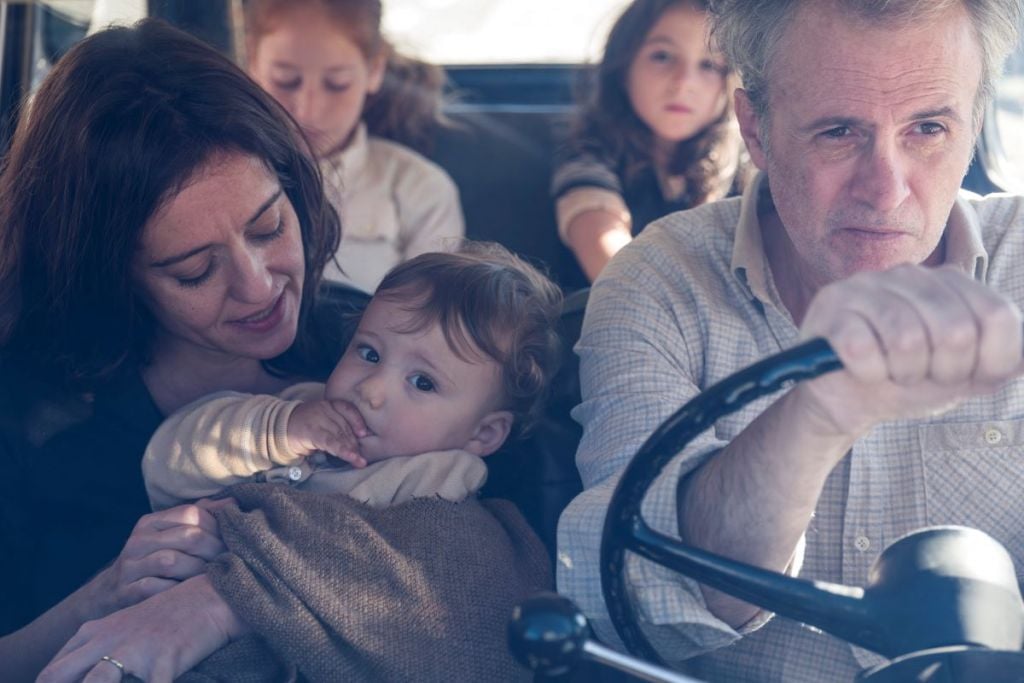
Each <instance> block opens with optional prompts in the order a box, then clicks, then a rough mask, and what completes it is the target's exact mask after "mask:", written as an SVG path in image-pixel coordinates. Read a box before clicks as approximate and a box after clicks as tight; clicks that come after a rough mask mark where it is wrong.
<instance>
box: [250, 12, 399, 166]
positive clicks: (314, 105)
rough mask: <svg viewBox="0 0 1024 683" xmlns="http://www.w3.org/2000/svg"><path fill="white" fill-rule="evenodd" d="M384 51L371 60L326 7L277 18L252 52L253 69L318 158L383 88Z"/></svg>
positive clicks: (337, 145) (334, 146)
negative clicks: (325, 11)
mask: <svg viewBox="0 0 1024 683" xmlns="http://www.w3.org/2000/svg"><path fill="white" fill-rule="evenodd" d="M384 61H385V60H384V59H383V57H382V56H378V57H376V58H373V59H370V60H368V59H367V58H366V57H365V55H363V52H362V51H361V50H360V49H359V46H358V45H356V43H355V42H354V41H353V40H352V39H351V38H350V37H349V36H348V35H347V34H346V33H345V32H344V31H342V30H341V29H339V28H338V27H337V26H336V25H335V24H334V23H333V21H331V20H330V18H328V17H327V16H325V15H324V13H323V12H321V11H318V10H317V9H316V8H312V7H310V8H297V9H295V10H291V11H289V12H287V13H286V14H284V15H282V16H280V17H277V23H276V24H275V25H274V26H273V27H272V28H271V30H270V31H269V32H268V33H266V34H264V35H263V36H260V37H259V38H258V39H257V40H256V41H255V44H254V45H253V46H252V54H250V56H249V73H250V74H251V75H252V77H253V79H254V80H255V81H256V82H257V83H259V84H260V85H261V86H263V88H264V89H265V90H266V91H267V92H269V93H270V94H271V95H273V96H274V97H275V98H276V99H277V101H278V102H280V103H281V105H282V106H283V107H284V108H285V109H287V110H288V112H289V113H290V114H291V115H292V116H293V117H294V118H295V120H296V121H298V123H299V125H300V126H301V127H302V130H303V132H304V133H305V134H306V137H308V138H309V141H310V143H311V144H312V145H313V150H314V152H315V153H316V155H317V156H318V157H322V156H324V155H326V154H330V153H331V152H334V151H335V150H338V149H341V148H343V147H344V146H345V145H347V144H348V142H349V139H350V138H351V136H352V131H354V130H355V128H356V124H357V123H358V122H359V118H360V116H361V115H362V112H363V105H364V104H365V102H366V96H367V95H369V94H371V93H375V92H377V90H379V89H380V85H381V81H382V80H383V77H384Z"/></svg>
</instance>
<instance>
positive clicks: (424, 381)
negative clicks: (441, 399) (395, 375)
mask: <svg viewBox="0 0 1024 683" xmlns="http://www.w3.org/2000/svg"><path fill="white" fill-rule="evenodd" d="M409 384H411V385H413V386H414V387H415V388H416V390H417V391H422V392H432V391H436V390H437V385H436V384H435V383H434V380H433V379H431V377H430V375H424V374H423V373H422V372H417V373H416V374H415V375H412V376H410V377H409Z"/></svg>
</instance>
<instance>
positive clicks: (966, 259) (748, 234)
mask: <svg viewBox="0 0 1024 683" xmlns="http://www.w3.org/2000/svg"><path fill="white" fill-rule="evenodd" d="M967 196H968V195H967V194H966V193H964V192H961V193H960V194H959V195H957V198H956V201H955V202H954V203H953V208H952V210H951V211H950V213H949V219H948V221H947V222H946V232H945V235H944V237H943V238H944V239H945V240H946V250H945V251H946V253H945V261H944V263H945V264H947V265H953V266H956V267H957V268H959V269H961V270H962V271H964V272H965V273H967V274H968V275H970V276H971V277H973V278H974V279H975V280H979V281H982V282H983V281H984V280H985V278H986V276H987V272H988V254H987V253H986V251H985V246H984V244H983V243H982V239H981V225H980V224H979V223H978V215H977V214H976V213H975V211H974V209H973V208H972V207H971V205H970V202H968V201H967ZM770 201H771V196H770V195H769V194H768V182H767V176H766V175H765V174H764V173H758V174H757V175H756V176H755V177H754V179H753V181H751V182H750V184H749V185H748V186H747V188H746V189H745V190H744V192H743V198H742V199H741V201H740V217H739V221H738V222H737V224H736V239H735V241H734V243H733V250H732V272H733V275H734V276H735V277H736V279H737V280H739V282H740V283H741V284H742V285H744V286H745V287H746V288H747V289H748V290H749V292H750V294H751V296H753V297H754V298H756V299H757V300H759V301H760V302H761V303H764V304H769V303H770V304H772V305H773V306H776V307H778V308H779V309H780V310H784V307H783V304H782V301H781V299H780V298H779V295H778V292H777V291H776V289H775V282H774V280H773V278H772V274H771V268H770V267H769V266H768V257H767V255H766V254H765V251H764V242H763V241H762V239H761V224H760V222H759V221H758V217H757V216H758V209H759V207H761V206H762V205H763V204H762V203H763V202H770Z"/></svg>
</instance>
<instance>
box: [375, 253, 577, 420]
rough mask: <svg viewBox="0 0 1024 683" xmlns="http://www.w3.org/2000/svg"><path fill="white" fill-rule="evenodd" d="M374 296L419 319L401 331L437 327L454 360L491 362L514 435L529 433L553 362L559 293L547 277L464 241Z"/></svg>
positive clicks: (407, 269)
mask: <svg viewBox="0 0 1024 683" xmlns="http://www.w3.org/2000/svg"><path fill="white" fill-rule="evenodd" d="M374 296H375V297H380V298H382V299H384V300H386V301H393V302H399V303H402V304H406V305H407V310H409V311H411V312H413V313H416V314H418V315H417V316H416V318H415V320H414V323H413V326H412V328H411V329H409V330H408V332H417V331H420V330H422V329H424V328H426V327H428V326H429V325H432V324H434V323H438V324H440V326H441V330H442V331H443V332H444V336H445V339H446V340H447V342H448V345H449V346H450V347H451V349H452V352H454V353H455V354H456V355H457V356H458V357H459V358H461V359H463V360H471V359H472V358H473V357H474V356H475V357H479V356H480V354H481V353H483V354H486V355H487V356H488V357H490V358H492V359H494V360H495V361H496V362H497V363H498V365H500V366H501V376H502V384H503V390H504V394H505V405H504V406H503V407H504V408H505V409H507V410H510V411H511V412H512V414H513V415H514V417H515V425H514V427H513V435H514V436H522V435H523V434H524V433H526V432H528V431H529V429H530V428H531V427H532V426H533V424H534V423H535V422H536V420H537V418H538V417H539V415H540V413H541V412H542V411H543V409H544V401H545V399H546V398H547V391H548V385H549V384H550V382H551V378H552V377H554V375H555V373H556V372H557V371H558V362H559V358H560V341H559V337H558V330H557V323H558V316H559V315H560V313H561V310H562V292H561V290H560V289H559V288H558V287H557V286H556V285H555V284H554V283H553V282H552V281H551V280H550V279H548V277H547V276H545V275H544V274H543V273H541V272H540V271H539V270H538V269H537V268H535V267H533V266H532V265H530V264H529V263H527V262H526V261H524V260H523V259H521V258H519V257H518V256H516V255H514V254H512V253H511V252H510V251H508V250H507V249H506V248H504V247H502V246H501V245H499V244H494V243H490V242H464V243H463V244H462V245H461V246H460V248H459V249H458V250H457V251H455V252H453V253H442V252H435V253H429V254H421V255H420V256H417V257H415V258H413V259H410V260H409V261H406V262H405V263H402V264H400V265H398V266H396V267H395V268H394V269H392V270H391V272H389V273H388V274H387V276H386V277H385V278H384V281H383V282H381V284H380V286H379V287H378V288H377V292H376V294H375V295H374ZM403 331H404V330H403Z"/></svg>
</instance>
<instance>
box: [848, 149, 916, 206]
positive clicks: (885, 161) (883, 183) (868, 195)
mask: <svg viewBox="0 0 1024 683" xmlns="http://www.w3.org/2000/svg"><path fill="white" fill-rule="evenodd" d="M853 194H854V198H855V199H857V200H859V201H861V202H864V203H865V204H867V205H869V206H870V207H871V208H873V209H875V210H877V211H892V210H894V209H896V208H897V207H899V206H900V204H902V203H903V200H904V199H906V198H907V196H908V195H909V194H910V186H909V184H908V182H907V168H906V159H905V158H904V156H903V154H902V151H901V149H900V147H899V145H898V144H896V142H895V141H892V140H887V139H886V140H883V139H876V140H875V141H874V143H873V144H872V145H871V146H870V147H869V148H868V149H866V150H865V151H864V153H863V155H862V156H861V158H860V159H859V162H858V168H857V174H856V176H855V178H854V182H853Z"/></svg>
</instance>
